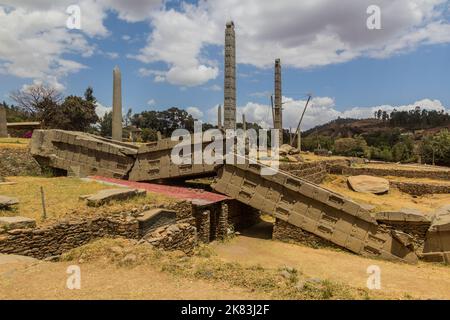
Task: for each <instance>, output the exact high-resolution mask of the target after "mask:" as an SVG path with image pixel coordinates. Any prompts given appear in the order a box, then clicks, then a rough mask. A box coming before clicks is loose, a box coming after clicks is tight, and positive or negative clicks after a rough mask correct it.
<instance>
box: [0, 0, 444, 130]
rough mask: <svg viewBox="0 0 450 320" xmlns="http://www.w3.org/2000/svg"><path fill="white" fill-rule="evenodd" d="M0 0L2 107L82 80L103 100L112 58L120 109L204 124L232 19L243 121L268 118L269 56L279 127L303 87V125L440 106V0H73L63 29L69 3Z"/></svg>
mask: <svg viewBox="0 0 450 320" xmlns="http://www.w3.org/2000/svg"><path fill="white" fill-rule="evenodd" d="M3 2H5V5H1V4H0V27H1V28H0V30H1V31H0V41H2V42H3V43H6V45H7V46H8V48H3V49H1V48H0V84H1V85H0V94H1V96H2V97H3V98H2V99H3V100H6V101H9V102H10V100H9V97H8V96H9V93H10V92H11V91H12V90H17V89H21V88H26V85H30V84H32V83H33V82H40V81H42V82H46V83H48V84H49V85H54V86H56V87H58V88H60V89H61V90H62V91H63V93H64V94H66V95H68V94H76V95H81V94H82V93H83V92H84V90H85V89H86V87H87V86H92V87H93V88H94V94H95V96H96V97H97V99H98V101H99V103H100V104H101V105H102V106H105V107H109V106H110V105H111V99H112V69H113V67H114V66H115V65H118V66H119V67H120V68H121V71H122V81H123V83H122V87H123V93H122V96H123V106H124V109H127V108H130V107H131V108H132V109H133V111H134V112H140V111H143V110H150V109H165V108H168V107H172V106H177V107H180V108H184V109H187V110H188V111H190V112H192V113H193V114H194V116H196V117H197V118H201V119H203V120H204V121H212V122H214V120H215V111H214V110H215V108H216V107H217V105H218V104H221V103H222V101H223V91H222V87H223V31H224V24H225V21H226V20H229V19H233V20H234V23H235V25H236V38H237V49H236V50H237V58H238V65H237V74H238V77H237V88H238V91H237V100H238V114H239V115H240V114H242V113H245V114H246V116H247V119H248V120H250V121H256V122H259V123H261V124H266V125H270V121H271V120H270V119H269V114H270V113H269V109H268V108H269V106H268V105H269V101H270V100H269V95H270V94H271V92H272V91H273V60H274V59H275V58H278V57H280V58H281V61H282V66H283V70H282V72H283V79H282V83H283V96H284V101H285V109H286V110H285V115H284V118H285V119H284V122H285V126H286V127H288V126H292V125H294V124H295V123H296V121H297V120H298V119H297V118H298V114H299V112H300V110H301V108H302V106H303V104H304V100H305V96H306V93H308V92H311V93H312V94H313V96H314V97H315V99H314V100H313V105H312V107H311V110H310V111H309V112H308V114H307V116H306V119H305V128H304V129H306V128H308V127H311V126H313V125H315V124H319V123H323V122H326V121H329V120H332V119H334V118H336V117H337V116H350V117H365V116H369V115H371V114H373V110H375V109H377V108H383V109H387V110H392V108H393V107H397V108H400V109H401V108H404V109H408V108H412V107H414V106H415V105H421V106H422V107H428V108H434V109H447V110H448V109H450V90H449V88H450V76H449V75H450V24H449V14H448V12H449V10H448V8H449V4H448V2H446V1H439V0H430V1H428V2H427V1H418V0H417V1H416V2H417V3H416V6H411V5H410V4H411V2H414V1H404V0H394V1H367V3H366V2H365V1H358V2H356V1H349V0H345V1H341V2H339V5H338V4H337V2H336V1H331V0H321V1H318V2H317V3H318V5H317V7H315V8H309V7H305V6H304V5H302V4H300V3H298V1H290V0H286V1H282V2H279V4H278V6H277V7H274V5H273V4H271V3H269V2H268V1H267V2H266V1H259V2H258V1H239V2H238V1H234V0H230V1H228V0H227V1H214V0H211V1H208V2H197V1H189V2H179V1H166V2H162V1H160V0H149V1H145V0H140V1H137V2H136V4H134V3H132V4H129V5H128V6H126V5H124V4H123V3H122V4H120V3H119V2H118V1H117V0H97V1H90V2H89V1H86V0H84V1H80V2H79V6H80V7H81V19H82V20H81V21H82V28H81V30H68V29H67V28H64V24H65V20H66V19H67V17H68V15H67V13H66V12H65V9H66V7H67V6H68V5H69V4H73V1H72V2H70V3H67V4H65V3H64V1H62V3H60V4H58V5H55V4H53V3H52V1H47V0H44V1H42V3H41V4H40V5H37V4H30V3H31V2H30V1H26V0H23V1H20V0H19V1H14V2H11V3H9V1H3ZM371 3H376V4H377V5H379V7H380V10H381V26H382V28H381V30H368V29H367V28H366V26H365V20H366V19H367V17H368V16H369V15H368V14H367V13H366V12H365V9H366V8H367V6H368V5H369V4H371ZM399 8H400V9H403V10H399ZM267 16H269V17H272V18H273V19H267ZM277 16H279V17H283V18H282V19H283V20H277V19H276V17H277ZM39 17H40V18H39ZM302 17H304V18H302ZM308 19H311V21H309V20H308ZM2 21H3V22H2ZM261 21H266V22H264V23H262V22H261ZM267 21H281V23H274V24H273V25H270V23H268V22H267ZM317 21H322V23H320V22H317ZM46 34H47V35H48V36H45V35H46ZM43 35H44V36H43ZM33 52H36V57H35V58H36V59H34V57H33ZM30 55H31V57H30ZM43 61H46V62H48V63H44V62H43ZM102 110H103V109H102Z"/></svg>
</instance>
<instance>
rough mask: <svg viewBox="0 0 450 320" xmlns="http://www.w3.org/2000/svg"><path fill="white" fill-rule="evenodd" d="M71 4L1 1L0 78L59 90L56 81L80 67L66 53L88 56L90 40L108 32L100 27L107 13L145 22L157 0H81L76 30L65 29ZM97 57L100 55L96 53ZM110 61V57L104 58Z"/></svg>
mask: <svg viewBox="0 0 450 320" xmlns="http://www.w3.org/2000/svg"><path fill="white" fill-rule="evenodd" d="M73 4H74V3H73V1H72V0H59V1H50V0H41V1H31V0H3V1H2V3H1V4H0V44H1V45H0V73H2V74H9V75H12V76H16V77H20V78H29V79H32V80H38V81H43V82H46V83H48V84H50V85H54V86H57V87H58V88H61V87H63V84H62V83H61V79H62V78H64V77H65V76H67V75H68V74H70V73H75V72H78V71H79V70H81V69H83V68H85V66H84V65H83V64H82V63H80V62H77V61H75V60H74V58H70V59H69V58H66V57H65V56H66V55H67V54H74V55H75V56H81V57H89V56H91V55H92V54H94V53H95V52H96V50H97V48H96V46H95V45H94V44H92V43H90V40H91V39H92V38H98V37H106V36H108V35H109V34H110V33H109V31H108V30H107V28H106V27H105V25H104V24H103V22H104V20H105V19H106V17H107V14H108V10H113V11H116V12H117V13H118V16H119V18H120V19H122V20H125V21H129V22H135V21H140V20H144V19H149V18H150V13H151V11H152V10H157V9H159V7H160V6H161V4H162V0H136V1H132V2H126V3H124V2H123V1H119V0H81V1H78V2H77V3H76V5H78V6H79V7H80V13H81V29H80V30H69V29H68V28H67V27H66V22H67V20H68V18H69V14H68V13H66V9H67V7H68V6H69V5H73ZM97 53H99V54H102V51H101V50H98V52H97ZM104 54H105V55H106V56H108V57H109V58H111V59H115V58H117V57H118V54H117V53H115V52H106V53H104Z"/></svg>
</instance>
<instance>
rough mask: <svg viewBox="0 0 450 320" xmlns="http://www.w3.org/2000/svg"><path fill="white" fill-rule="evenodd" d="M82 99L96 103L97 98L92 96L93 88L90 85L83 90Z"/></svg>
mask: <svg viewBox="0 0 450 320" xmlns="http://www.w3.org/2000/svg"><path fill="white" fill-rule="evenodd" d="M84 100H86V101H88V102H91V103H93V104H96V103H97V99H96V98H95V97H94V89H92V87H91V86H89V87H87V89H86V91H84Z"/></svg>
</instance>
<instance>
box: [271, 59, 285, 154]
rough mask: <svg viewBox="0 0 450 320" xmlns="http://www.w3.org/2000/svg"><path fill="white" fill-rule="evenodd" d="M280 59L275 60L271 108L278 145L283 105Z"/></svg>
mask: <svg viewBox="0 0 450 320" xmlns="http://www.w3.org/2000/svg"><path fill="white" fill-rule="evenodd" d="M281 97H282V95H281V61H280V59H276V60H275V97H274V100H275V101H274V110H273V127H274V129H275V130H279V133H280V141H279V142H280V146H281V145H282V144H283V107H282V102H281Z"/></svg>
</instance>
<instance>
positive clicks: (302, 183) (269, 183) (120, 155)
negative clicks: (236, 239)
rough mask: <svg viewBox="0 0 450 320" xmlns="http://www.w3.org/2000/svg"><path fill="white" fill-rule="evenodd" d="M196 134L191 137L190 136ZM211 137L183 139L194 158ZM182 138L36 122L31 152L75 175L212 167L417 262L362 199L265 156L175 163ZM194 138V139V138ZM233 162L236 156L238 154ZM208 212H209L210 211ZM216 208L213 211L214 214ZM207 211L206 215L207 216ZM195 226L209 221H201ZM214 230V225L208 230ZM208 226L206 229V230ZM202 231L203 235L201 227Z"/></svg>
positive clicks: (301, 222)
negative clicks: (102, 133) (139, 137)
mask: <svg viewBox="0 0 450 320" xmlns="http://www.w3.org/2000/svg"><path fill="white" fill-rule="evenodd" d="M193 139H194V138H193ZM210 142H211V139H209V140H208V139H204V140H201V141H199V142H197V141H195V139H194V140H191V141H190V143H189V140H187V142H186V143H187V145H188V147H189V149H190V150H191V154H189V153H188V157H191V160H194V158H193V154H192V152H193V151H194V150H195V148H202V149H203V150H205V149H206V147H207V146H208V145H209V143H210ZM178 143H179V141H171V140H170V139H161V140H158V141H155V142H151V143H148V144H146V145H140V146H136V145H132V144H127V143H121V142H117V141H111V140H108V139H104V138H101V137H97V136H94V135H90V134H84V133H78V132H70V131H61V130H48V131H45V130H36V131H35V133H34V135H33V139H32V143H31V153H32V154H33V156H35V157H36V159H38V161H39V162H40V163H42V164H46V165H49V166H51V167H54V168H58V169H63V170H66V171H67V172H74V171H77V172H78V174H79V175H102V176H105V177H114V178H121V179H129V180H135V181H151V180H159V179H167V178H175V179H178V178H187V177H199V176H203V175H212V174H216V172H218V179H217V180H216V182H215V183H214V184H213V189H214V190H216V191H217V192H220V193H223V194H226V195H228V196H230V197H232V198H234V199H236V200H237V201H239V202H241V203H243V204H245V205H248V206H250V207H252V208H253V209H254V210H261V211H263V212H267V213H269V214H272V215H274V216H275V217H276V218H277V219H280V220H282V221H285V222H286V223H289V224H292V225H294V226H297V227H299V228H301V229H302V230H304V231H306V232H309V233H311V234H314V235H316V236H318V237H320V238H323V239H324V240H327V241H330V242H332V243H334V244H336V245H338V246H341V247H343V248H346V249H348V250H350V251H352V252H355V253H358V254H361V255H365V256H370V257H380V258H384V259H389V260H397V261H406V262H415V261H417V256H416V254H415V253H414V248H412V247H411V246H410V245H409V242H408V239H406V238H405V237H403V236H402V234H401V233H398V232H394V231H395V230H392V229H389V228H385V227H384V226H383V225H379V224H378V223H377V221H376V219H375V218H374V217H373V216H372V215H371V214H370V213H369V212H368V211H367V210H365V209H364V208H362V207H361V206H360V205H359V204H357V203H355V202H353V201H351V200H349V199H346V198H344V197H342V196H340V195H338V194H335V193H333V192H331V191H329V190H326V189H324V188H321V187H319V186H317V185H315V184H313V183H310V182H307V181H306V180H303V179H301V178H298V177H295V176H293V175H291V174H289V173H286V172H283V171H278V172H274V174H273V175H269V176H264V175H261V172H262V170H263V169H265V170H267V169H270V168H268V167H266V166H264V165H263V164H259V163H249V162H248V159H245V158H242V157H241V158H240V157H239V156H237V155H235V156H234V157H235V160H240V161H242V160H245V161H244V163H245V164H226V165H219V166H215V165H214V164H205V162H204V161H202V163H201V164H181V165H178V164H174V163H173V162H172V160H171V153H172V148H173V147H174V146H175V145H177V144H178ZM194 143H196V144H197V145H196V146H195V145H194ZM222 143H223V142H222ZM235 163H236V162H235ZM208 217H209V218H211V217H210V214H208ZM216 218H217V217H216V215H215V214H213V219H216ZM205 219H206V217H205ZM200 220H201V221H202V222H203V223H200V224H199V226H200V225H201V226H203V225H206V224H208V223H206V222H205V221H206V220H208V219H206V220H203V219H200ZM213 231H214V230H213ZM208 232H209V231H208ZM201 234H202V237H203V238H205V239H203V238H202V239H203V240H206V233H205V234H203V233H201Z"/></svg>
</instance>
